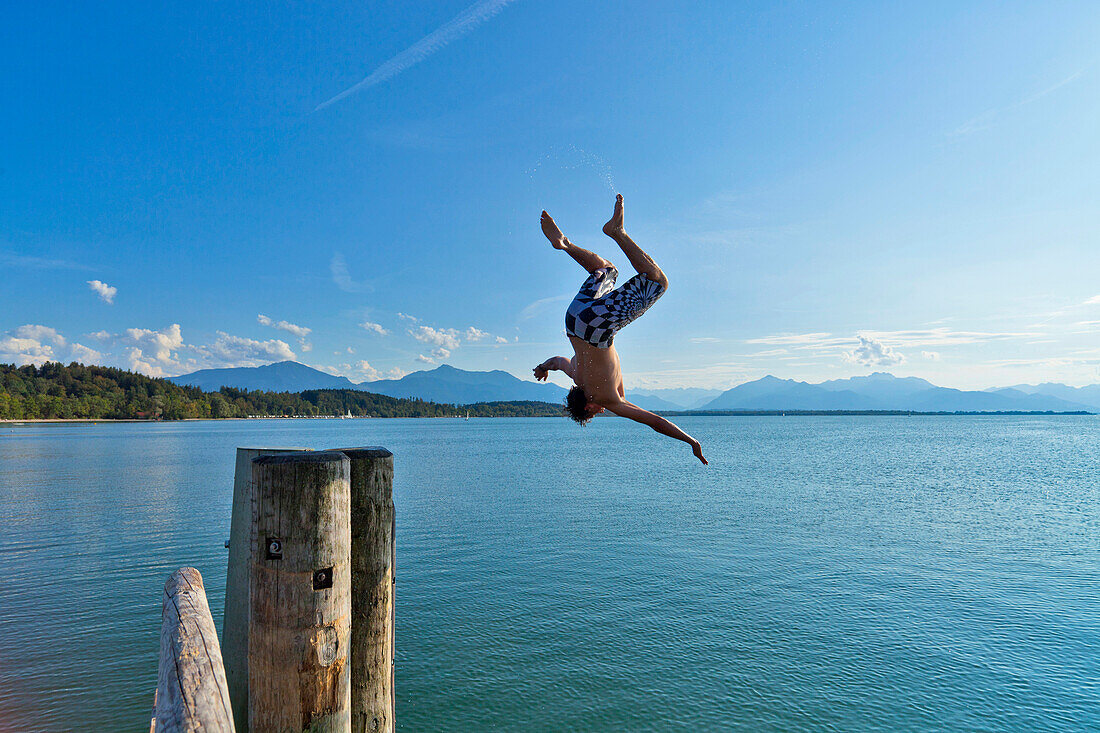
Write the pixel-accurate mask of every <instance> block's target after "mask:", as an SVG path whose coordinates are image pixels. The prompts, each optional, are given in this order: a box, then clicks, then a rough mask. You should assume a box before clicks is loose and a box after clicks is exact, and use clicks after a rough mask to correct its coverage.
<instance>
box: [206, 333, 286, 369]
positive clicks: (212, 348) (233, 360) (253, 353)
mask: <svg viewBox="0 0 1100 733" xmlns="http://www.w3.org/2000/svg"><path fill="white" fill-rule="evenodd" d="M203 350H204V351H206V352H207V353H208V354H210V355H211V356H213V357H215V358H217V359H220V360H221V361H222V362H224V363H225V365H226V366H255V365H257V364H263V363H267V362H270V361H275V360H278V361H286V360H289V359H294V358H296V357H295V354H294V352H293V351H292V350H291V348H290V344H288V343H287V342H286V341H281V340H279V339H270V340H268V341H256V340H255V339H250V338H243V337H241V336H233V335H230V334H228V333H225V332H224V331H218V338H217V339H216V340H215V341H214V343H212V344H210V345H209V346H206V347H203Z"/></svg>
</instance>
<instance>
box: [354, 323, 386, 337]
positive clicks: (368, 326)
mask: <svg viewBox="0 0 1100 733" xmlns="http://www.w3.org/2000/svg"><path fill="white" fill-rule="evenodd" d="M359 327H360V328H362V329H365V330H367V331H370V332H371V333H376V334H378V335H379V336H387V335H389V331H387V330H386V329H385V328H383V327H382V324H380V323H373V322H371V321H363V322H362V323H360V324H359Z"/></svg>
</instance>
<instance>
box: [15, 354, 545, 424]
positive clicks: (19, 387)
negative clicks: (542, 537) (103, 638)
mask: <svg viewBox="0 0 1100 733" xmlns="http://www.w3.org/2000/svg"><path fill="white" fill-rule="evenodd" d="M467 411H468V412H469V414H470V416H471V417H548V416H557V415H560V414H561V408H560V407H559V406H558V405H553V404H550V403H546V402H485V403H477V404H473V405H461V406H459V405H447V404H440V403H436V402H425V401H424V400H417V399H399V398H396V397H386V396H385V395H378V394H373V393H370V392H361V391H359V390H351V389H317V390H306V391H304V392H258V391H249V390H242V389H234V388H232V387H222V388H221V389H220V390H219V391H217V392H203V391H202V390H201V389H199V388H198V387H185V386H181V385H178V384H175V383H173V382H169V381H168V380H166V379H159V378H156V377H147V376H145V375H143V374H137V373H134V372H130V371H126V370H123V369H115V368H113V367H102V366H85V365H83V364H78V363H76V362H73V363H72V364H69V365H64V364H60V363H57V362H47V363H45V364H43V365H41V366H34V365H27V366H21V367H17V366H15V365H14V364H0V420H52V419H98V420H186V419H218V418H242V417H283V416H287V417H289V416H300V417H326V416H337V415H346V414H348V413H349V412H350V413H351V414H352V415H353V416H355V417H449V416H454V415H458V414H461V415H463V416H465V415H466V413H467Z"/></svg>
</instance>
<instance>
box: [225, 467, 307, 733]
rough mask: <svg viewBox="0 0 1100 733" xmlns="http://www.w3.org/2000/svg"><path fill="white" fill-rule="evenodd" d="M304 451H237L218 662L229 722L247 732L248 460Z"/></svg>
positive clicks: (249, 522) (249, 551) (249, 543)
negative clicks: (221, 667)
mask: <svg viewBox="0 0 1100 733" xmlns="http://www.w3.org/2000/svg"><path fill="white" fill-rule="evenodd" d="M305 450H307V449H306V448H237V465H236V470H235V471H234V474H233V513H232V516H231V518H230V525H229V561H228V566H227V568H226V574H225V614H224V616H223V617H222V659H223V660H224V661H225V680H226V683H227V684H228V685H229V700H230V702H231V703H232V704H233V723H234V725H236V726H237V731H238V733H248V611H249V607H250V603H249V590H248V586H249V583H248V575H249V569H250V562H251V550H250V548H251V546H252V545H251V533H252V459H253V458H258V457H260V456H268V455H276V454H279V453H300V452H302V451H305Z"/></svg>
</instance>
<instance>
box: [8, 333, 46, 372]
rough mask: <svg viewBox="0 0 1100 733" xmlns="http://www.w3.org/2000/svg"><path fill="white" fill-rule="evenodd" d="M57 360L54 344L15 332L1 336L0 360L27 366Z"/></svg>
mask: <svg viewBox="0 0 1100 733" xmlns="http://www.w3.org/2000/svg"><path fill="white" fill-rule="evenodd" d="M17 330H18V329H17ZM55 360H56V359H55V357H54V351H53V346H51V345H50V344H46V343H43V342H42V341H40V340H38V339H35V338H26V337H21V336H18V335H16V334H15V333H13V332H8V333H7V334H4V335H3V336H0V362H4V363H14V364H15V365H17V366H25V365H27V364H44V363H45V362H47V361H55Z"/></svg>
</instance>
